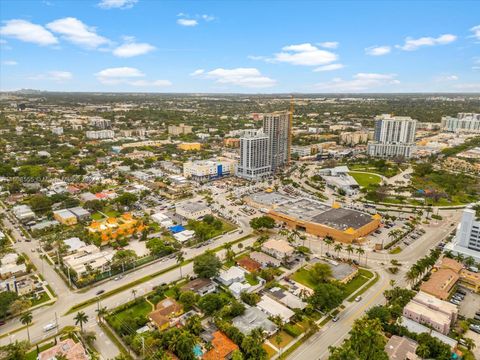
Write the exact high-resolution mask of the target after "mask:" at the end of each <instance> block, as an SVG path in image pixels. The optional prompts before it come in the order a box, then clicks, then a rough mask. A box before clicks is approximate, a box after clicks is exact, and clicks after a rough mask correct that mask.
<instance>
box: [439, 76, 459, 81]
mask: <svg viewBox="0 0 480 360" xmlns="http://www.w3.org/2000/svg"><path fill="white" fill-rule="evenodd" d="M458 79H459V77H458V76H457V75H440V76H437V77H436V78H435V80H436V81H456V80H458Z"/></svg>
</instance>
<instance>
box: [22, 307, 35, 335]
mask: <svg viewBox="0 0 480 360" xmlns="http://www.w3.org/2000/svg"><path fill="white" fill-rule="evenodd" d="M32 320H33V315H32V312H31V311H28V312H26V313H23V314H22V316H20V322H21V323H22V324H23V325H26V326H27V335H28V342H30V329H29V326H30V324H31V323H32Z"/></svg>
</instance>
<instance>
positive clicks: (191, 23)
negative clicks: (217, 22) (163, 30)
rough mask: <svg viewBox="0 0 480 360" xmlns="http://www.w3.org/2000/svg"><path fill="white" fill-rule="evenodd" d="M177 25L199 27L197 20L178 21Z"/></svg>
mask: <svg viewBox="0 0 480 360" xmlns="http://www.w3.org/2000/svg"><path fill="white" fill-rule="evenodd" d="M177 24H178V25H182V26H190V27H191V26H197V25H198V21H197V20H195V19H178V20H177Z"/></svg>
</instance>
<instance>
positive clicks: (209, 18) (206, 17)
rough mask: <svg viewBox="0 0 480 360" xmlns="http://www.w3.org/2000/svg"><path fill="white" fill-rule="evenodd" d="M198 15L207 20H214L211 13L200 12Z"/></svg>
mask: <svg viewBox="0 0 480 360" xmlns="http://www.w3.org/2000/svg"><path fill="white" fill-rule="evenodd" d="M200 17H201V18H202V19H203V20H205V21H207V22H208V21H213V20H215V16H213V15H207V14H202V15H200Z"/></svg>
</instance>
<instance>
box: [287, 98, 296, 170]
mask: <svg viewBox="0 0 480 360" xmlns="http://www.w3.org/2000/svg"><path fill="white" fill-rule="evenodd" d="M294 105H295V99H294V97H293V95H292V96H291V97H290V114H289V121H288V161H287V164H288V165H290V163H291V161H292V138H293V110H294Z"/></svg>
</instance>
